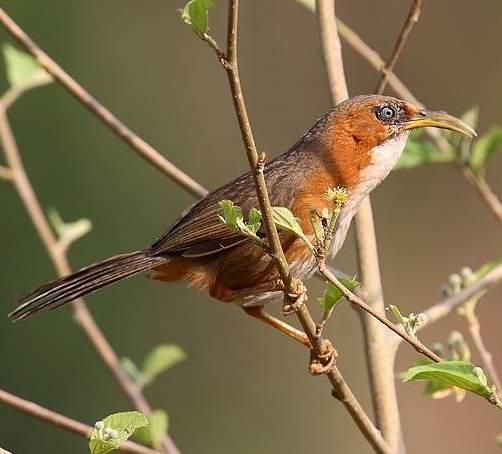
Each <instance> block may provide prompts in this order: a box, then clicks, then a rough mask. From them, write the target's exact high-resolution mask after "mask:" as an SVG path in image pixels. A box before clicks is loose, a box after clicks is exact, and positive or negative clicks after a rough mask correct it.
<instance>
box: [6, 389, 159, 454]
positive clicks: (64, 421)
mask: <svg viewBox="0 0 502 454" xmlns="http://www.w3.org/2000/svg"><path fill="white" fill-rule="evenodd" d="M0 402H3V403H4V404H7V405H9V406H10V407H12V408H14V409H16V410H18V411H20V412H22V413H25V414H28V415H31V416H33V417H35V418H37V419H39V420H41V421H44V422H47V423H49V424H51V425H53V426H56V427H61V428H62V429H65V430H67V431H69V432H73V433H75V434H77V435H82V436H83V437H89V435H90V434H91V432H92V431H93V427H91V426H88V425H87V424H84V423H82V422H80V421H76V420H75V419H71V418H68V417H67V416H64V415H62V414H60V413H56V412H54V411H52V410H49V409H47V408H45V407H42V406H40V405H38V404H35V403H33V402H30V401H29V400H26V399H23V398H21V397H18V396H15V395H14V394H11V393H9V392H7V391H5V390H3V389H0ZM118 449H119V450H120V451H122V452H130V453H135V454H160V452H159V451H155V450H154V449H151V448H148V447H146V446H143V445H140V444H138V443H134V442H133V441H128V440H127V441H124V442H123V443H121V444H120V446H119V447H118ZM1 452H2V450H1V448H0V453H1Z"/></svg>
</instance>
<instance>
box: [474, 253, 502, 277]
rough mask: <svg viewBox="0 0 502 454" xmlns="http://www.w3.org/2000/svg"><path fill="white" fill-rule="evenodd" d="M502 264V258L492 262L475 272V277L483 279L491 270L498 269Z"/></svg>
mask: <svg viewBox="0 0 502 454" xmlns="http://www.w3.org/2000/svg"><path fill="white" fill-rule="evenodd" d="M501 263H502V258H498V259H495V260H492V261H491V262H488V263H485V264H484V265H483V266H481V267H479V268H478V269H477V270H476V271H475V272H474V276H475V278H476V280H477V279H481V278H482V277H483V276H485V275H486V274H488V273H489V272H490V271H491V270H493V269H494V268H496V267H497V266H499V265H500V264H501Z"/></svg>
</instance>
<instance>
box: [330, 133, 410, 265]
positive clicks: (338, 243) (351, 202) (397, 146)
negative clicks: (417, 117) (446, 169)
mask: <svg viewBox="0 0 502 454" xmlns="http://www.w3.org/2000/svg"><path fill="white" fill-rule="evenodd" d="M408 135H409V132H408V131H405V132H403V133H401V134H399V135H398V136H397V137H395V138H393V139H388V140H386V141H385V142H384V143H382V144H381V145H378V146H377V147H375V149H374V150H373V159H372V160H371V163H370V165H369V166H367V167H366V168H365V169H364V170H363V171H362V172H361V179H360V182H359V184H358V185H357V186H356V187H355V188H354V189H353V190H352V192H351V193H350V194H349V199H348V200H347V203H346V204H345V205H344V206H343V208H342V209H341V210H340V214H339V215H338V220H337V227H336V233H335V236H334V238H333V241H332V243H331V250H330V256H331V257H333V256H334V255H335V254H336V253H337V252H338V251H339V250H340V248H341V247H342V245H343V242H344V241H345V237H346V236H347V231H348V230H349V226H350V221H351V220H352V218H353V217H354V215H355V214H356V211H357V209H358V207H359V205H360V204H361V202H362V200H363V199H364V198H365V197H366V196H367V195H368V194H369V193H370V192H371V191H373V189H375V188H376V187H377V186H378V185H379V184H380V183H381V182H382V180H384V179H385V178H386V177H387V175H389V173H390V171H391V170H392V169H393V167H394V166H395V165H396V162H397V160H398V159H399V156H400V155H401V153H402V152H403V149H404V145H405V144H406V139H407V138H408Z"/></svg>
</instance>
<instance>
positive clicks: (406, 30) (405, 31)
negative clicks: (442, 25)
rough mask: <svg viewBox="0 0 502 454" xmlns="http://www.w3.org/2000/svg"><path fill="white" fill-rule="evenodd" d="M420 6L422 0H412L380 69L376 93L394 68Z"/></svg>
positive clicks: (415, 20) (416, 18)
mask: <svg viewBox="0 0 502 454" xmlns="http://www.w3.org/2000/svg"><path fill="white" fill-rule="evenodd" d="M421 6H422V0H414V1H413V5H412V6H411V9H410V12H409V14H408V18H407V19H406V22H405V23H404V26H403V29H402V30H401V34H400V35H399V38H398V40H397V42H396V45H395V47H394V50H393V52H392V55H391V56H390V58H389V60H388V61H387V63H386V64H385V65H384V66H383V68H382V69H381V71H382V77H381V78H380V81H379V82H378V85H377V87H376V89H375V93H378V94H380V93H383V90H384V88H385V85H387V80H388V78H389V72H390V71H392V70H393V69H394V66H395V65H396V63H397V60H398V58H399V56H400V55H401V52H402V51H403V48H404V44H405V43H406V40H407V39H408V37H409V35H410V32H411V29H412V28H413V26H414V25H415V24H416V23H417V22H418V18H419V17H420V7H421Z"/></svg>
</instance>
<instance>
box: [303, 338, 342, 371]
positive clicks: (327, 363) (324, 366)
mask: <svg viewBox="0 0 502 454" xmlns="http://www.w3.org/2000/svg"><path fill="white" fill-rule="evenodd" d="M337 358H338V352H337V351H336V349H335V348H334V347H333V345H332V344H331V342H330V341H329V340H325V341H324V352H323V353H321V354H319V355H317V354H316V353H315V352H314V351H313V350H311V351H310V362H309V372H310V373H311V374H312V375H322V374H324V373H326V372H327V371H328V370H330V369H331V368H332V367H333V365H334V364H335V362H336V360H337Z"/></svg>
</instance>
